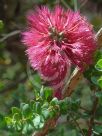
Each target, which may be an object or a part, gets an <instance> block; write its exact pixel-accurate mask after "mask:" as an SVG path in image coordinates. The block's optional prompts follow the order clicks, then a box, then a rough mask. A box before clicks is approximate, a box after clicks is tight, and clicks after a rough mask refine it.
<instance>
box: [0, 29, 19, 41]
mask: <svg viewBox="0 0 102 136" xmlns="http://www.w3.org/2000/svg"><path fill="white" fill-rule="evenodd" d="M20 32H21V31H20V30H15V31H13V32H10V33H8V34H6V35H5V36H4V37H3V38H1V39H0V43H2V42H4V41H5V40H7V39H8V38H10V37H12V36H15V35H17V34H20Z"/></svg>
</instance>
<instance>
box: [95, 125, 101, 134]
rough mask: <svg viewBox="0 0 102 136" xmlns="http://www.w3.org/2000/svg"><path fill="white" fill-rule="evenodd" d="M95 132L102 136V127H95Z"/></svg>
mask: <svg viewBox="0 0 102 136" xmlns="http://www.w3.org/2000/svg"><path fill="white" fill-rule="evenodd" d="M94 131H95V132H97V133H99V134H100V133H101V134H102V126H99V125H95V127H94Z"/></svg>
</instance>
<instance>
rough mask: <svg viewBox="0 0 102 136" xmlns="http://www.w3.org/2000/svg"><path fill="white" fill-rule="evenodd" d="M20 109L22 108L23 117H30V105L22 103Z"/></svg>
mask: <svg viewBox="0 0 102 136" xmlns="http://www.w3.org/2000/svg"><path fill="white" fill-rule="evenodd" d="M21 109H22V114H23V115H24V116H25V117H30V115H31V109H30V105H29V104H25V103H22V104H21Z"/></svg>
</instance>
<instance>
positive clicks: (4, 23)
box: [0, 0, 102, 136]
mask: <svg viewBox="0 0 102 136" xmlns="http://www.w3.org/2000/svg"><path fill="white" fill-rule="evenodd" d="M56 4H60V5H62V6H63V7H64V8H65V9H68V8H71V9H73V10H76V9H77V10H80V12H81V14H83V15H85V16H87V18H88V19H89V21H90V22H91V23H92V24H93V26H94V30H95V31H96V32H97V31H98V29H99V28H100V27H102V0H78V1H76V0H0V136H21V134H19V133H16V132H13V131H10V130H8V128H7V127H6V125H5V122H4V118H3V117H4V116H6V115H8V114H9V113H10V112H11V111H10V110H11V107H12V106H18V107H19V105H20V103H21V102H26V101H28V100H29V99H32V98H33V95H32V94H33V91H32V90H33V85H32V83H31V81H30V78H29V74H32V73H29V70H28V65H27V57H26V55H25V47H24V45H22V43H21V31H23V30H24V29H25V28H26V18H25V16H26V13H27V11H28V10H30V9H34V8H35V7H36V6H42V5H47V6H49V7H50V8H53V7H54V6H55V5H56ZM35 80H36V81H39V80H40V79H39V78H38V77H37V76H33V79H32V81H33V82H35ZM83 84H84V86H83ZM85 84H86V82H85V81H82V83H81V84H80V86H78V88H77V90H79V91H78V92H76V93H77V96H80V97H81V104H82V106H84V107H86V108H89V106H90V105H91V101H90V96H89V94H90V88H89V87H88V86H85ZM82 90H83V91H82ZM100 112H101V111H100ZM81 122H82V124H83V121H82V120H81ZM62 124H63V125H62ZM62 124H61V125H59V126H58V128H57V129H56V131H53V132H51V134H49V135H54V136H57V135H59V136H79V135H78V134H77V132H76V130H75V129H74V128H73V126H72V125H71V124H64V123H62ZM68 125H69V127H68ZM84 125H85V124H83V126H84ZM67 128H68V129H67Z"/></svg>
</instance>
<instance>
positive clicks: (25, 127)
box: [22, 123, 28, 134]
mask: <svg viewBox="0 0 102 136" xmlns="http://www.w3.org/2000/svg"><path fill="white" fill-rule="evenodd" d="M27 130H28V124H27V123H25V124H24V126H23V129H22V134H27Z"/></svg>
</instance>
